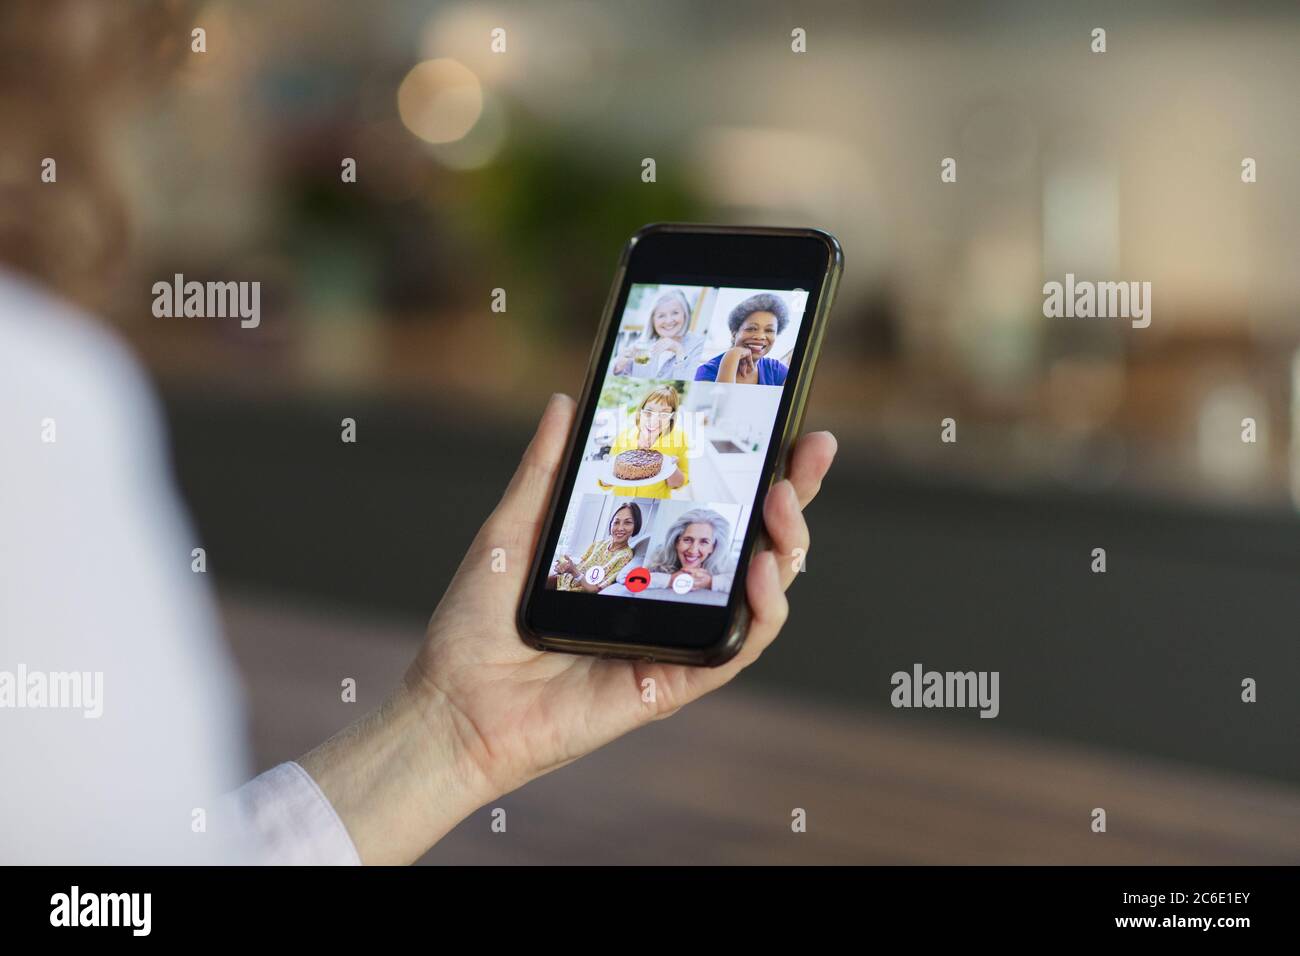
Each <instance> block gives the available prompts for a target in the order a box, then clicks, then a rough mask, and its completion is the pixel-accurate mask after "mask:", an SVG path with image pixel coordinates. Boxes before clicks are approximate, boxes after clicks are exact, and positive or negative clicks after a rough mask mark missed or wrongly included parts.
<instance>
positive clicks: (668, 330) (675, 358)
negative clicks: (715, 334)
mask: <svg viewBox="0 0 1300 956" xmlns="http://www.w3.org/2000/svg"><path fill="white" fill-rule="evenodd" d="M691 311H692V310H691V303H690V300H688V299H687V298H686V293H685V292H683V291H682V290H681V289H670V290H669V291H667V292H664V293H663V294H661V295H660V296H659V298H657V299H656V300H655V302H654V305H653V306H652V307H651V309H650V317H649V319H648V320H647V321H646V324H645V331H644V332H642V333H641V335H640V337H639V338H638V339H637V340H636V341H635V342H633V343H632V344H631V345H629V346H628V347H627V348H626V349H624V350H623V352H622V353H621V354H620V355H619V356H618V358H616V359H614V365H613V368H612V369H611V371H612V372H613V373H614V374H615V375H631V376H633V377H635V378H668V379H681V380H683V381H688V382H689V381H691V380H693V379H694V378H695V370H696V369H697V368H699V367H700V356H701V355H702V354H703V353H704V336H703V335H700V334H699V333H698V332H692V331H690V329H689V326H690V324H691Z"/></svg>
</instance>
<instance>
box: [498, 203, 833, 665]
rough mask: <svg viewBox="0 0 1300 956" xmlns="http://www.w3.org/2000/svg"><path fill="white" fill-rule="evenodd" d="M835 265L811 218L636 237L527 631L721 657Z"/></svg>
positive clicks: (603, 648) (598, 354)
mask: <svg viewBox="0 0 1300 956" xmlns="http://www.w3.org/2000/svg"><path fill="white" fill-rule="evenodd" d="M837 266H838V247H837V246H836V245H835V243H834V240H833V239H831V238H830V237H829V236H826V235H825V234H824V233H817V232H815V231H783V230H773V231H762V230H744V231H726V230H719V231H717V232H710V231H708V230H707V229H703V228H697V229H690V230H682V229H681V227H660V228H659V229H651V230H649V231H647V232H643V233H642V234H641V235H640V236H639V237H638V238H637V239H636V240H635V241H634V242H633V244H632V246H631V248H630V250H629V252H628V253H627V254H625V258H624V263H623V268H622V269H621V275H620V278H619V281H618V284H617V286H616V288H615V290H614V294H613V296H612V299H611V307H610V309H609V313H608V315H607V316H606V321H605V322H604V323H603V334H602V338H601V341H600V342H598V343H597V347H596V350H595V353H594V360H593V367H592V372H591V374H590V380H589V382H588V384H587V390H586V394H585V396H584V399H583V407H582V408H581V410H580V414H579V418H578V422H577V430H576V432H575V434H574V437H573V440H572V447H571V449H570V452H569V458H568V461H567V463H566V468H565V473H564V475H563V477H562V480H561V481H560V483H559V487H558V489H557V495H556V499H555V502H554V504H553V507H552V513H551V515H550V518H549V521H548V524H547V528H546V531H545V532H544V534H543V536H542V540H541V542H540V544H539V548H540V552H539V555H538V559H537V561H536V567H535V569H534V575H533V578H532V580H531V583H530V588H529V593H528V595H527V597H526V599H525V606H524V608H523V612H522V614H521V623H523V624H524V625H525V630H526V631H527V632H530V633H532V634H533V635H534V636H537V635H543V636H546V635H549V636H551V637H552V638H559V639H560V640H561V641H563V642H564V644H563V645H561V646H564V648H565V649H572V650H584V649H591V648H587V647H584V645H586V644H593V645H599V648H596V649H597V650H598V651H599V652H604V653H612V654H618V653H619V649H620V648H624V649H627V650H628V651H629V652H635V653H629V654H628V655H627V656H644V657H654V658H662V659H673V660H685V661H692V662H694V661H698V662H701V663H705V662H709V663H711V662H715V660H716V659H720V658H725V656H730V653H734V648H733V649H731V650H730V651H728V650H727V645H728V643H729V642H730V643H733V644H735V646H736V647H738V646H739V645H738V642H737V641H736V631H737V627H738V625H740V624H741V623H742V622H743V619H744V617H745V615H744V609H745V607H746V605H745V595H744V580H745V571H746V569H747V566H748V559H749V556H750V554H751V553H752V548H753V546H754V544H755V542H756V540H758V537H759V533H760V531H761V526H762V518H761V515H762V502H763V496H764V493H765V492H766V489H767V488H768V487H769V486H770V483H771V481H772V479H773V476H774V474H776V472H777V469H778V464H779V463H778V458H779V453H780V452H781V451H783V446H784V445H785V444H786V439H788V438H790V437H792V436H793V432H794V430H795V429H794V428H792V427H790V426H791V425H794V426H797V421H796V422H791V420H790V419H791V415H792V410H793V409H796V408H797V409H798V410H800V411H801V410H802V400H803V397H804V395H805V394H806V387H807V379H808V377H809V375H810V371H811V369H810V365H809V363H808V362H807V355H808V353H809V351H810V343H812V342H813V340H814V335H813V332H814V328H813V326H814V325H815V324H817V322H814V318H815V317H816V318H817V319H818V321H821V320H824V316H825V311H826V309H825V306H828V305H829V295H830V291H831V290H832V289H833V277H834V273H835V271H836V268H837ZM816 331H817V332H818V333H819V332H820V330H819V329H818V330H816ZM543 643H544V644H545V643H546V642H543ZM549 646H553V647H554V646H557V645H556V644H554V643H551V644H550V645H549Z"/></svg>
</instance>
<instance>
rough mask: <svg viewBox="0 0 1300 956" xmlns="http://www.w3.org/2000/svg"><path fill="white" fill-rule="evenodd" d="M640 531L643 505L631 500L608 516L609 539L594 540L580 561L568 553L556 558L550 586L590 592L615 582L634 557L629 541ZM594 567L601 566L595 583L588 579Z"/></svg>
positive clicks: (549, 579) (600, 589)
mask: <svg viewBox="0 0 1300 956" xmlns="http://www.w3.org/2000/svg"><path fill="white" fill-rule="evenodd" d="M640 533H641V507H640V506H639V505H638V504H637V503H636V502H635V501H629V502H628V503H627V504H625V505H623V506H621V507H620V508H619V509H618V510H617V511H615V512H614V517H612V518H610V519H609V538H608V540H606V541H593V542H591V545H590V546H589V547H588V548H587V550H586V551H584V552H583V553H582V557H581V558H580V559H579V560H577V561H574V560H573V558H571V557H569V556H568V555H567V554H562V555H560V557H559V558H557V559H556V561H555V567H554V569H553V570H552V572H551V574H550V575H548V576H547V579H546V584H547V586H548V587H552V588H555V589H557V590H560V591H587V592H588V593H591V594H595V593H596V592H598V591H602V590H604V589H605V588H607V587H609V586H610V585H611V584H613V583H614V576H615V575H617V574H618V572H619V571H621V570H623V565H625V564H627V563H628V562H629V561H631V560H632V547H631V545H629V544H628V541H630V540H631V539H632V538H635V537H636V536H637V535H638V534H640ZM592 568H600V569H601V571H600V574H599V575H594V577H596V583H595V584H593V583H591V582H590V581H588V580H587V572H588V571H590V570H591V569H592Z"/></svg>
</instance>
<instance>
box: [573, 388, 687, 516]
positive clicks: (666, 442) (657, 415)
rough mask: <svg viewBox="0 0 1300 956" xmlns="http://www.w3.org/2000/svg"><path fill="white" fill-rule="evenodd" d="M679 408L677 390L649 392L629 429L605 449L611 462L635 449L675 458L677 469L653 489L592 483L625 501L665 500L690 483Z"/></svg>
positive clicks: (663, 389)
mask: <svg viewBox="0 0 1300 956" xmlns="http://www.w3.org/2000/svg"><path fill="white" fill-rule="evenodd" d="M680 404H681V399H680V398H679V397H678V395H677V389H675V388H672V387H671V386H668V385H660V386H659V387H658V388H652V389H651V390H650V391H649V392H647V393H646V396H645V398H643V399H641V404H640V405H638V406H637V410H636V415H635V417H634V419H633V424H632V427H631V428H629V429H628V430H627V431H625V432H624V433H623V434H621V435H619V436H618V440H617V441H615V442H614V444H613V445H612V446H611V447H610V449H609V454H610V457H611V458H617V457H618V456H619V455H620V454H622V453H623V452H625V451H632V450H633V449H638V448H639V449H641V450H643V451H644V450H649V451H657V452H659V453H660V454H661V455H663V456H665V457H669V456H671V457H673V458H676V459H677V469H676V470H675V471H674V472H673V473H672V474H671V475H669V476H668V477H667V478H665V479H664V480H663V481H656V482H655V483H654V484H653V485H637V486H633V487H625V486H622V485H607V484H605V482H603V481H599V480H597V482H596V483H597V484H599V485H600V487H601V488H604V489H606V490H608V489H610V488H611V487H612V488H613V489H614V494H616V495H622V496H624V497H629V498H669V497H672V493H673V490H674V489H676V488H681V487H682V486H684V485H685V484H686V482H688V481H689V480H690V467H691V466H690V462H689V461H688V460H687V459H688V457H689V454H690V447H689V446H688V445H687V443H686V431H685V429H684V428H682V422H681V413H680V411H679V409H678V405H680Z"/></svg>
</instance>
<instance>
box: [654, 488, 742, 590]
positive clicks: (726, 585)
mask: <svg viewBox="0 0 1300 956" xmlns="http://www.w3.org/2000/svg"><path fill="white" fill-rule="evenodd" d="M730 553H731V525H730V523H728V521H727V519H726V518H724V517H722V515H720V514H718V513H717V512H716V511H714V510H713V509H711V508H692V509H691V510H690V511H687V512H686V513H684V514H683V515H682V516H681V517H679V518H678V519H677V520H676V521H674V522H673V523H672V526H671V527H670V528H669V529H668V532H667V534H665V535H664V543H663V544H662V545H661V546H660V547H659V548H658V550H656V551H655V553H654V555H653V556H652V557H651V559H650V561H649V563H648V565H647V566H648V567H649V569H650V587H652V588H672V586H673V583H674V582H675V581H676V579H677V578H679V577H681V576H682V575H686V576H687V577H689V578H690V580H691V587H690V590H692V591H720V592H724V593H725V592H728V591H730V590H731V580H732V577H733V576H734V574H733V572H732V571H729V570H727V559H728V556H729V555H730Z"/></svg>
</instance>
